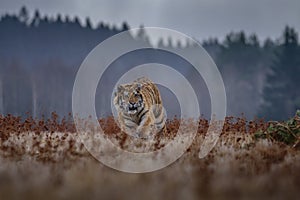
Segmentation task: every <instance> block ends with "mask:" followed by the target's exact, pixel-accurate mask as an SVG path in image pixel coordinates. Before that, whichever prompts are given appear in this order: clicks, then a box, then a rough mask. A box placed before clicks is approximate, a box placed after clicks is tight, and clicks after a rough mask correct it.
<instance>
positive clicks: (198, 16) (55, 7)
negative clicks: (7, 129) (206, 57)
mask: <svg viewBox="0 0 300 200" xmlns="http://www.w3.org/2000/svg"><path fill="white" fill-rule="evenodd" d="M22 5H25V6H26V7H27V8H28V9H29V11H30V12H31V13H33V11H34V10H35V9H39V10H40V12H41V14H42V15H44V14H48V15H56V14H57V13H61V14H62V15H69V16H71V17H74V16H76V15H77V16H79V17H80V18H81V19H84V18H85V17H87V16H88V17H90V18H91V20H92V22H93V24H97V23H98V22H99V21H104V22H107V23H111V24H116V25H120V24H121V23H122V22H123V21H127V22H128V23H129V25H130V26H131V27H138V26H139V25H140V24H144V25H145V26H159V27H165V28H171V29H175V30H177V31H180V32H183V33H185V34H187V35H190V36H192V37H195V38H197V39H199V40H202V39H206V38H209V37H211V36H212V37H219V38H221V39H222V38H223V37H224V35H225V34H227V33H229V32H230V31H239V30H245V31H246V33H248V34H249V33H257V35H258V36H259V37H260V38H263V39H264V38H266V37H272V38H277V37H278V36H279V35H280V34H281V32H282V30H283V28H284V26H285V25H291V26H293V27H295V28H296V30H297V31H298V32H299V30H300V0H0V14H4V13H7V12H9V13H13V12H14V13H16V12H18V11H19V9H20V7H21V6H22Z"/></svg>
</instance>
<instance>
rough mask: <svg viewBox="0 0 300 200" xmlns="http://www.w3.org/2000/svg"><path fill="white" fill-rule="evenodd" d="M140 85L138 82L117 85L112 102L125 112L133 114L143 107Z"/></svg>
mask: <svg viewBox="0 0 300 200" xmlns="http://www.w3.org/2000/svg"><path fill="white" fill-rule="evenodd" d="M141 88H142V85H141V84H139V83H133V84H123V85H118V87H117V91H116V92H115V97H114V104H115V106H116V107H117V109H120V110H121V111H122V112H124V113H125V114H129V115H134V114H136V113H139V111H141V110H142V109H143V108H144V101H143V95H142V93H141Z"/></svg>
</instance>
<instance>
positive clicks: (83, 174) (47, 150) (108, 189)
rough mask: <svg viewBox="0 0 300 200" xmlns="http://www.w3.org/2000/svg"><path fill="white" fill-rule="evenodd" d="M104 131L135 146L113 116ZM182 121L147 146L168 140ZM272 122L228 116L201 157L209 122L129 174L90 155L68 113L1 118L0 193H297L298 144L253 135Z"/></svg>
mask: <svg viewBox="0 0 300 200" xmlns="http://www.w3.org/2000/svg"><path fill="white" fill-rule="evenodd" d="M99 123H100V124H101V126H102V128H103V130H104V132H105V134H107V136H108V137H109V138H110V139H111V140H112V141H114V143H115V144H116V145H119V146H120V147H121V148H123V149H129V148H131V147H132V145H134V144H133V143H130V142H129V140H130V138H129V136H127V135H126V134H123V133H120V130H119V128H118V126H117V125H116V124H115V123H114V121H113V119H112V118H106V119H101V120H99ZM179 123H180V121H179V120H178V119H174V120H171V121H168V123H167V134H166V135H165V136H160V137H156V138H155V139H154V140H155V141H154V142H153V143H152V148H154V149H160V148H162V147H163V145H164V143H165V142H167V141H170V140H172V139H173V138H174V137H175V135H176V131H177V129H178V127H179ZM269 126H270V123H269V122H264V121H263V120H253V121H246V120H245V119H244V118H235V117H228V118H227V119H226V122H225V125H224V128H223V132H222V134H221V137H220V139H219V141H218V143H217V145H216V146H215V148H214V149H213V150H212V151H211V152H210V153H209V155H208V156H206V157H205V158H203V159H199V158H198V152H199V147H200V145H201V143H202V141H203V139H204V136H205V133H206V131H207V128H208V121H207V120H205V119H200V120H199V126H198V133H197V135H196V138H195V140H194V142H193V144H192V145H191V146H190V148H188V149H187V151H186V153H185V154H184V155H183V156H182V157H181V158H180V159H178V160H177V161H176V162H175V163H173V164H171V165H170V166H168V167H166V168H164V169H162V170H159V171H156V172H152V173H146V174H127V173H122V172H119V171H116V170H113V169H110V168H108V167H106V166H104V165H103V164H101V163H99V162H98V161H97V160H96V159H94V158H93V157H92V156H91V155H90V154H89V153H88V152H87V151H86V150H85V148H84V146H83V144H82V143H81V142H80V140H79V135H78V133H77V132H76V129H75V126H74V124H73V123H72V121H71V120H69V119H63V120H58V116H57V115H56V114H55V113H53V115H52V118H51V119H48V120H36V119H33V118H31V117H28V118H27V119H21V118H20V117H15V116H12V115H7V116H1V117H0V199H20V198H22V199H71V198H72V199H254V198H255V199H297V198H298V197H299V195H300V193H299V191H300V173H299V171H300V153H299V147H297V146H294V145H287V144H285V143H283V142H280V141H276V140H274V139H272V138H269V137H265V138H257V137H256V134H257V132H260V133H264V132H266V131H267V130H268V128H269Z"/></svg>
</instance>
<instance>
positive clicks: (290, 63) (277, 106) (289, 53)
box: [260, 27, 300, 120]
mask: <svg viewBox="0 0 300 200" xmlns="http://www.w3.org/2000/svg"><path fill="white" fill-rule="evenodd" d="M283 39H284V40H283V43H282V44H281V45H280V48H278V50H277V51H276V59H275V60H274V61H273V63H272V65H271V72H270V74H269V75H268V76H267V79H266V85H265V88H264V94H263V97H264V103H263V105H262V109H261V112H260V116H263V117H266V118H267V119H275V120H284V119H286V118H288V117H291V116H293V115H294V113H295V112H296V110H297V109H299V108H300V92H299V80H300V59H299V56H300V50H299V45H298V35H297V33H296V31H295V30H294V29H293V28H290V27H286V28H285V30H284V34H283Z"/></svg>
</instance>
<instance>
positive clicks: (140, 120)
mask: <svg viewBox="0 0 300 200" xmlns="http://www.w3.org/2000/svg"><path fill="white" fill-rule="evenodd" d="M147 112H149V110H147V111H145V112H144V113H143V114H142V115H141V117H139V124H140V123H141V122H142V119H143V117H144V116H145V115H146V113H147Z"/></svg>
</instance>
